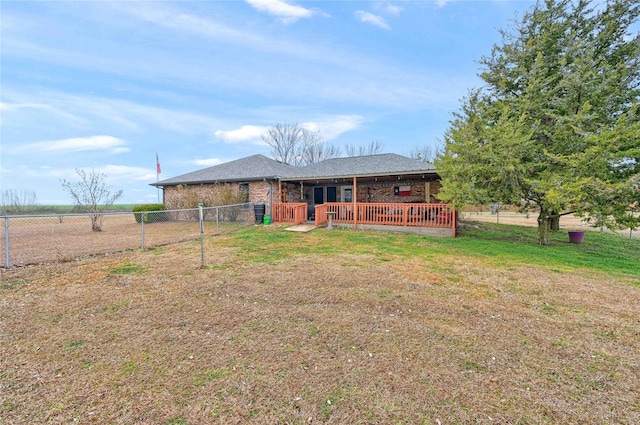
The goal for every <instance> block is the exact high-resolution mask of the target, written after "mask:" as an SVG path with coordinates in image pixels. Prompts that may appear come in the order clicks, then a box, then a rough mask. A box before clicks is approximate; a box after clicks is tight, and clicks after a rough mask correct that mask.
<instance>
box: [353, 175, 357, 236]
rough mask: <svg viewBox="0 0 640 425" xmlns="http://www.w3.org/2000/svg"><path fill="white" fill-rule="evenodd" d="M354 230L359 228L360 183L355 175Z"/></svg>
mask: <svg viewBox="0 0 640 425" xmlns="http://www.w3.org/2000/svg"><path fill="white" fill-rule="evenodd" d="M353 230H358V185H357V179H356V176H353Z"/></svg>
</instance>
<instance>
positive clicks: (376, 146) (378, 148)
mask: <svg viewBox="0 0 640 425" xmlns="http://www.w3.org/2000/svg"><path fill="white" fill-rule="evenodd" d="M346 150H347V156H364V155H377V154H379V153H382V151H383V150H384V144H383V143H382V142H381V141H379V140H372V141H371V142H370V143H369V144H368V145H366V146H354V145H347V147H346Z"/></svg>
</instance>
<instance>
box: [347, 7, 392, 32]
mask: <svg viewBox="0 0 640 425" xmlns="http://www.w3.org/2000/svg"><path fill="white" fill-rule="evenodd" d="M355 15H356V17H357V18H358V19H359V20H360V22H364V23H367V24H371V25H375V26H376V27H379V28H382V29H385V30H388V29H391V27H390V26H389V24H388V23H387V21H385V19H384V18H383V17H381V16H378V15H374V14H373V13H369V12H365V11H364V10H358V11H356V13H355Z"/></svg>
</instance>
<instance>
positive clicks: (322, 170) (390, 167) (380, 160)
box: [151, 153, 436, 186]
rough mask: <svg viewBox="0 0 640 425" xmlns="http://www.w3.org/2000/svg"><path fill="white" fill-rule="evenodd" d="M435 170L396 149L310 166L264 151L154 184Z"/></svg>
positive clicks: (336, 176) (294, 178) (413, 172)
mask: <svg viewBox="0 0 640 425" xmlns="http://www.w3.org/2000/svg"><path fill="white" fill-rule="evenodd" d="M435 172H436V170H435V167H434V166H433V165H431V164H428V163H426V162H422V161H418V160H416V159H412V158H407V157H406V156H402V155H397V154H394V153H385V154H379V155H367V156H354V157H347V158H333V159H327V160H324V161H322V162H318V163H315V164H311V165H308V166H306V167H294V166H292V165H288V164H284V163H282V162H278V161H275V160H273V159H270V158H267V157H266V156H264V155H253V156H248V157H246V158H241V159H238V160H235V161H231V162H226V163H224V164H220V165H215V166H213V167H209V168H205V169H202V170H198V171H194V172H192V173H187V174H183V175H181V176H177V177H172V178H170V179H166V180H161V181H159V182H157V183H152V184H151V185H152V186H176V185H179V184H201V183H222V182H243V181H256V180H263V179H267V180H298V179H319V178H339V177H345V178H346V177H361V176H385V175H386V176H388V175H402V174H415V173H435Z"/></svg>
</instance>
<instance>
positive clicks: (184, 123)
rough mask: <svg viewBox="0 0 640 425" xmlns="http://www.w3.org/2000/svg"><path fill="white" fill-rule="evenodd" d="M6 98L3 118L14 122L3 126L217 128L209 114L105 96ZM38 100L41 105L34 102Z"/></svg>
mask: <svg viewBox="0 0 640 425" xmlns="http://www.w3.org/2000/svg"><path fill="white" fill-rule="evenodd" d="M3 95H4V96H5V97H9V98H11V100H12V102H11V103H6V102H5V103H3V105H2V108H3V115H4V114H7V117H8V114H9V113H11V114H12V115H11V120H9V119H5V120H3V122H2V126H10V125H12V124H13V123H14V122H19V121H21V120H24V121H36V122H39V123H45V122H51V121H55V122H57V123H58V125H61V124H62V123H63V122H64V124H65V125H71V126H72V127H73V128H75V129H79V130H82V131H83V132H86V131H90V130H97V131H101V130H100V128H111V127H114V128H118V129H119V130H123V129H124V130H132V131H135V132H144V131H147V130H148V129H149V128H154V129H163V130H169V131H174V132H177V133H181V134H196V133H200V132H205V133H207V132H210V131H211V130H212V127H214V126H215V125H216V123H215V119H214V118H212V117H209V116H206V115H202V114H197V113H191V112H183V111H179V110H175V109H169V108H161V107H156V106H148V105H143V104H139V103H135V102H130V101H127V100H120V99H112V98H106V97H91V96H77V95H71V94H68V93H61V92H55V91H49V92H45V91H41V92H37V93H22V92H15V91H11V90H5V92H4V93H3ZM36 98H37V99H38V102H36V101H35V99H36ZM52 117H54V118H55V120H52ZM51 125H53V124H51Z"/></svg>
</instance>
